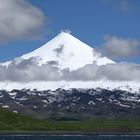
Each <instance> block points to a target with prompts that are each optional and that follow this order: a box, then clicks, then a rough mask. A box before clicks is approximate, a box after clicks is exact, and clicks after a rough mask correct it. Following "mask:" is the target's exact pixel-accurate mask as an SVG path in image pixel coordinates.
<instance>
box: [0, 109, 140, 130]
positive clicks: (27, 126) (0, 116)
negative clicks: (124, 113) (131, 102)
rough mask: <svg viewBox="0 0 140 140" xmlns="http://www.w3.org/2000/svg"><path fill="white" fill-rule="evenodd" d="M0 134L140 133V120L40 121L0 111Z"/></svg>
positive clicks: (3, 110)
mask: <svg viewBox="0 0 140 140" xmlns="http://www.w3.org/2000/svg"><path fill="white" fill-rule="evenodd" d="M0 132H1V133H3V132H14V133H16V132H18V133H22V132H46V133H47V132H51V133H59V132H60V133H61V132H79V133H80V132H81V133H82V132H93V133H96V132H137V133H139V132H140V119H138V118H131V119H114V120H113V119H106V118H104V119H103V118H100V119H99V118H98V119H96V118H92V119H89V120H77V121H68V120H67V121H66V120H65V121H64V120H61V121H60V120H57V121H54V120H39V119H33V118H31V117H27V116H22V115H19V114H16V113H12V112H9V111H7V110H5V109H0Z"/></svg>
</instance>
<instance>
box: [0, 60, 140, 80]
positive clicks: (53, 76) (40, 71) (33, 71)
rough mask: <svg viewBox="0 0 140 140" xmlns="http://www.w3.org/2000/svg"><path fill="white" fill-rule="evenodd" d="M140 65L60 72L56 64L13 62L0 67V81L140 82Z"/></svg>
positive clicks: (93, 67) (120, 64)
mask: <svg viewBox="0 0 140 140" xmlns="http://www.w3.org/2000/svg"><path fill="white" fill-rule="evenodd" d="M139 71H140V65H138V64H130V63H116V64H107V65H101V66H99V65H96V64H88V65H86V66H84V67H82V68H78V69H77V70H72V71H70V70H69V69H63V70H60V69H59V68H58V67H57V64H55V65H54V64H53V63H47V64H43V65H42V66H39V65H37V64H36V63H35V60H34V58H32V59H28V60H24V59H19V60H18V59H17V60H14V61H13V62H12V63H11V64H10V65H9V66H8V67H6V66H2V65H1V66H0V81H13V82H34V81H61V80H65V81H96V80H101V79H106V80H111V81H140V73H139Z"/></svg>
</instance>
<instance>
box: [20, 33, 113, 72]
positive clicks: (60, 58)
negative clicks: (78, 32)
mask: <svg viewBox="0 0 140 140" xmlns="http://www.w3.org/2000/svg"><path fill="white" fill-rule="evenodd" d="M32 57H35V58H37V63H38V64H39V65H42V64H46V63H52V64H55V65H57V66H58V67H59V68H60V69H64V68H69V69H70V70H75V69H78V68H80V67H84V66H85V65H86V64H92V63H96V64H97V65H105V64H108V63H114V62H113V61H112V60H110V59H108V58H107V57H101V54H100V53H97V52H96V51H95V50H94V49H93V48H91V47H89V46H88V45H86V44H85V43H83V42H81V41H80V40H78V39H77V38H75V37H73V36H72V35H70V34H69V33H65V32H61V33H60V34H59V35H57V36H56V37H55V38H54V39H52V40H51V41H49V42H48V43H46V44H45V45H43V46H42V47H40V48H39V49H37V50H35V51H33V52H31V53H28V54H25V55H23V56H22V58H23V59H29V58H32Z"/></svg>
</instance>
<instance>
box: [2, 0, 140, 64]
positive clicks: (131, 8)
mask: <svg viewBox="0 0 140 140" xmlns="http://www.w3.org/2000/svg"><path fill="white" fill-rule="evenodd" d="M27 2H28V3H30V4H31V6H35V7H36V8H39V10H40V11H41V12H42V13H43V15H44V17H45V20H44V26H43V27H42V30H41V35H42V36H41V37H39V38H37V39H34V38H32V36H30V35H29V36H28V38H26V37H25V38H24V37H23V38H22V37H21V38H20V39H19V38H18V37H17V36H15V38H14V39H13V38H12V39H7V40H6V39H5V40H4V41H1V42H0V62H3V61H7V60H10V59H12V58H15V57H17V56H20V55H22V54H24V53H27V52H30V51H32V50H34V49H36V48H38V47H40V46H41V45H43V44H44V43H46V42H47V41H48V40H50V39H51V38H53V37H54V36H56V35H57V34H58V33H59V32H60V31H61V30H65V29H69V30H71V32H72V35H74V36H75V37H77V38H79V39H80V40H82V41H83V42H85V43H87V44H88V45H90V46H93V47H96V48H97V49H99V48H101V47H102V46H105V47H106V44H107V43H106V42H111V41H110V40H111V39H112V38H113V37H116V40H117V41H124V43H120V42H119V45H120V44H126V46H128V44H129V45H130V46H128V47H131V48H132V49H129V51H132V52H135V53H134V54H133V53H131V52H129V54H126V53H123V54H124V56H123V54H121V56H120V54H119V53H120V52H118V50H117V55H118V54H119V56H120V57H118V56H117V57H112V55H111V56H110V53H108V54H109V56H108V57H112V58H113V59H115V60H116V61H131V62H134V63H140V57H139V52H138V54H136V51H139V40H140V27H139V26H140V8H139V6H140V1H139V0H69V1H68V0H27ZM0 22H1V19H0ZM105 36H110V38H109V39H110V40H109V39H108V40H107V39H106V40H105V39H104V37H105ZM0 37H1V35H0ZM105 41H106V42H105ZM134 41H137V42H138V43H135V42H134ZM135 44H137V45H135ZM113 45H114V44H113ZM114 46H116V45H114ZM135 46H137V49H135V50H134V51H133V47H135ZM122 47H123V46H122ZM111 49H112V48H111ZM120 50H121V49H120ZM109 51H110V50H109ZM126 51H127V50H126ZM110 52H112V50H111V51H110ZM131 54H132V55H131ZM128 56H129V57H128Z"/></svg>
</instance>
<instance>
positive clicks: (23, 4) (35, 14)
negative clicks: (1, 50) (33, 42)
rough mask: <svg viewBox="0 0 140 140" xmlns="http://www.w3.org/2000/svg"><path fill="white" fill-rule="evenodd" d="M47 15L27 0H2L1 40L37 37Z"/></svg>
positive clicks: (0, 10) (0, 11)
mask: <svg viewBox="0 0 140 140" xmlns="http://www.w3.org/2000/svg"><path fill="white" fill-rule="evenodd" d="M44 20H45V16H44V14H43V12H42V11H41V10H40V9H38V8H37V7H35V6H33V5H32V4H31V3H29V2H28V1H26V0H0V41H7V40H13V39H20V38H37V37H38V36H39V35H40V31H41V28H42V27H43V24H44Z"/></svg>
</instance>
